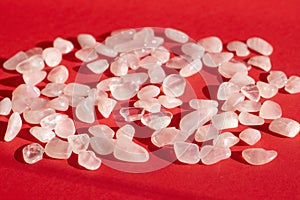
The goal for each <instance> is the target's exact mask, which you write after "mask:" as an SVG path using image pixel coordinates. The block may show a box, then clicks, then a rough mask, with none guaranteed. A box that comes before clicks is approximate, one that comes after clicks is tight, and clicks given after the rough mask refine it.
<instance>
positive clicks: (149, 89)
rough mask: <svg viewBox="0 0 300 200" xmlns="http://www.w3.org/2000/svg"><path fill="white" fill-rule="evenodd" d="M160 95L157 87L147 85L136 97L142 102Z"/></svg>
mask: <svg viewBox="0 0 300 200" xmlns="http://www.w3.org/2000/svg"><path fill="white" fill-rule="evenodd" d="M159 93H160V89H159V87H157V86H155V85H147V86H145V87H143V88H142V89H140V91H139V92H138V93H137V97H138V98H139V99H142V100H146V99H150V98H154V97H156V96H157V95H158V94H159Z"/></svg>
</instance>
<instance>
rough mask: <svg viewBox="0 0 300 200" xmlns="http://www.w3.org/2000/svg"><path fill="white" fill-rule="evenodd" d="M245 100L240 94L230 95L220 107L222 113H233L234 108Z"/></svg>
mask: <svg viewBox="0 0 300 200" xmlns="http://www.w3.org/2000/svg"><path fill="white" fill-rule="evenodd" d="M244 100H245V96H244V95H243V94H241V93H235V94H232V95H231V96H230V97H229V98H228V99H227V100H226V101H225V102H224V104H223V105H222V107H221V110H223V111H235V110H236V108H235V107H236V106H237V105H238V104H239V103H240V102H242V101H244Z"/></svg>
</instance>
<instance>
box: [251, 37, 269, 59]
mask: <svg viewBox="0 0 300 200" xmlns="http://www.w3.org/2000/svg"><path fill="white" fill-rule="evenodd" d="M247 46H248V47H249V48H250V49H252V50H254V51H256V52H258V53H260V54H262V55H265V56H269V55H271V54H272V52H273V47H272V45H271V44H269V43H268V42H267V41H265V40H264V39H262V38H259V37H251V38H249V39H248V40H247Z"/></svg>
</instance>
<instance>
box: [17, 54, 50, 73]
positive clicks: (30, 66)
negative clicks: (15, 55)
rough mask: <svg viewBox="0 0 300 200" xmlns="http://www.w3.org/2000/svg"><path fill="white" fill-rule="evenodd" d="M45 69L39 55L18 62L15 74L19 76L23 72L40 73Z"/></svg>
mask: <svg viewBox="0 0 300 200" xmlns="http://www.w3.org/2000/svg"><path fill="white" fill-rule="evenodd" d="M44 67H45V63H44V60H43V58H42V56H41V55H35V56H32V57H29V58H28V59H26V60H24V61H22V62H20V63H19V64H18V65H17V66H16V70H17V72H19V73H20V74H23V73H25V72H30V71H40V70H42V69H43V68H44Z"/></svg>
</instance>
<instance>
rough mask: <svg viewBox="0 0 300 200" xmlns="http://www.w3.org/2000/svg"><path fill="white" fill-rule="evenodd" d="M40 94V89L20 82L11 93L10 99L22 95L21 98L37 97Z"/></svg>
mask: <svg viewBox="0 0 300 200" xmlns="http://www.w3.org/2000/svg"><path fill="white" fill-rule="evenodd" d="M40 94H41V92H40V90H39V89H38V88H37V87H35V86H33V85H27V84H21V85H19V86H18V87H17V88H15V89H14V91H13V93H12V97H13V98H12V99H13V100H14V98H18V97H22V98H37V97H39V96H40Z"/></svg>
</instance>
